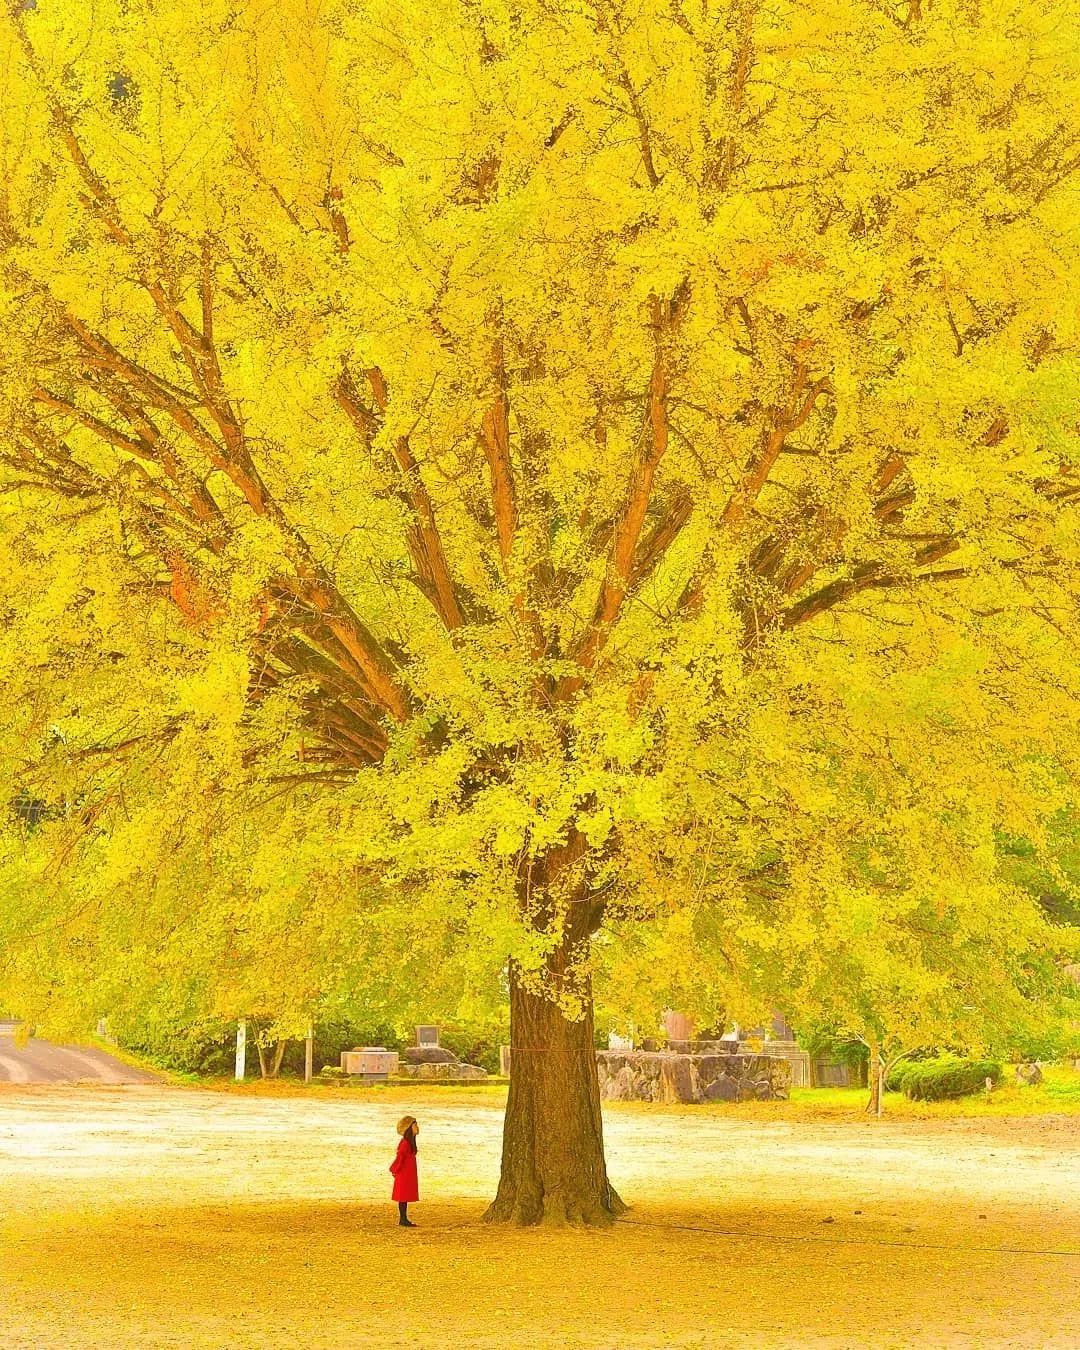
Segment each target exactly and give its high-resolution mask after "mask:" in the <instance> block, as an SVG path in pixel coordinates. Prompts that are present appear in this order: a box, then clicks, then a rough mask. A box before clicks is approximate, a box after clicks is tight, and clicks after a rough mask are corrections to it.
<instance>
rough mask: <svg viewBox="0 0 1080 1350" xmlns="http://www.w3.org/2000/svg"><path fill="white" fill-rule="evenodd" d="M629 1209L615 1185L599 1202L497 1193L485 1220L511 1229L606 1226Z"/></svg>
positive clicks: (560, 1196)
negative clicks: (517, 1196)
mask: <svg viewBox="0 0 1080 1350" xmlns="http://www.w3.org/2000/svg"><path fill="white" fill-rule="evenodd" d="M629 1208H630V1206H629V1205H627V1204H626V1203H625V1202H624V1201H622V1200H621V1199H620V1198H619V1196H618V1195H617V1194H616V1193H615V1191H614V1190H613V1189H612V1188H610V1187H609V1188H608V1195H607V1198H606V1200H602V1201H600V1202H599V1203H596V1202H593V1201H584V1202H582V1201H579V1200H576V1199H573V1198H570V1197H567V1196H564V1195H545V1196H543V1197H539V1198H538V1197H536V1196H534V1195H533V1196H528V1197H521V1198H520V1199H518V1198H516V1197H509V1196H506V1197H503V1196H501V1195H500V1196H498V1197H496V1199H494V1200H493V1201H492V1202H491V1204H490V1205H489V1206H488V1207H487V1209H486V1210H485V1211H484V1222H485V1223H500V1224H506V1225H507V1226H508V1227H512V1228H534V1227H548V1228H607V1227H609V1226H610V1225H611V1224H613V1223H614V1222H615V1221H616V1219H618V1218H620V1217H621V1215H623V1214H625V1213H626V1212H627V1210H628V1209H629Z"/></svg>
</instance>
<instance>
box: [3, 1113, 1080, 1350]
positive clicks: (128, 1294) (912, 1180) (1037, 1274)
mask: <svg viewBox="0 0 1080 1350" xmlns="http://www.w3.org/2000/svg"><path fill="white" fill-rule="evenodd" d="M502 1103H503V1093H502V1091H500V1090H495V1089H480V1090H476V1089H473V1090H468V1091H466V1090H458V1089H441V1090H430V1089H429V1090H427V1091H422V1092H413V1093H412V1095H407V1092H406V1090H405V1089H397V1088H393V1089H389V1090H378V1091H376V1090H365V1089H352V1090H348V1089H341V1090H334V1091H326V1090H324V1089H319V1088H312V1089H308V1090H307V1091H306V1092H291V1093H290V1092H286V1093H284V1094H282V1095H269V1094H266V1093H263V1092H258V1091H255V1092H253V1091H250V1090H244V1091H241V1092H237V1093H226V1092H217V1093H211V1092H205V1091H200V1090H197V1089H192V1088H182V1087H175V1086H152V1087H117V1088H100V1087H98V1088H87V1087H65V1088H38V1089H29V1088H22V1089H19V1088H10V1089H5V1090H2V1091H0V1271H2V1275H3V1279H2V1283H0V1290H2V1297H0V1345H3V1346H4V1347H10V1348H12V1350H14V1348H15V1347H20V1348H21V1347H27V1348H29V1347H33V1350H41V1348H42V1347H52V1346H58V1347H59V1346H64V1347H69V1346H70V1347H76V1348H79V1350H82V1348H84V1347H91V1346H93V1347H97V1346H108V1347H126V1346H139V1347H144V1346H146V1347H149V1346H154V1347H156V1346H177V1347H179V1346H185V1347H186V1346H220V1347H226V1346H228V1347H234V1346H236V1347H266V1346H273V1347H276V1346H282V1347H284V1346H296V1345H302V1346H311V1347H326V1346H365V1345H373V1346H386V1347H392V1346H418V1347H428V1346H431V1347H435V1346H441V1345H444V1344H451V1345H457V1346H485V1347H488V1346H489V1347H496V1346H498V1347H503V1346H514V1347H528V1346H567V1347H569V1346H581V1347H590V1348H598V1347H612V1348H615V1347H618V1350H623V1348H624V1347H625V1348H627V1350H628V1348H629V1347H645V1346H650V1347H702V1350H704V1348H705V1347H709V1350H712V1347H717V1346H727V1345H733V1346H753V1347H769V1346H862V1345H866V1344H871V1343H872V1344H874V1345H875V1346H876V1347H890V1346H946V1345H958V1346H959V1345H967V1346H979V1347H985V1346H1032V1347H1034V1346H1039V1347H1044V1346H1062V1347H1065V1346H1069V1347H1074V1346H1076V1345H1077V1344H1080V1301H1078V1300H1077V1298H1076V1290H1077V1288H1078V1287H1080V1116H1078V1115H1076V1114H1055V1115H1049V1116H1043V1117H1038V1116H1035V1117H1033V1116H997V1117H994V1116H983V1117H979V1118H966V1117H964V1116H959V1115H950V1116H941V1117H939V1118H931V1119H913V1118H910V1117H895V1118H894V1119H891V1120H889V1119H886V1120H885V1121H883V1122H880V1123H875V1122H871V1121H867V1120H865V1119H863V1118H861V1117H860V1116H859V1115H858V1114H857V1113H854V1112H851V1111H842V1110H835V1111H834V1113H833V1114H832V1115H831V1116H829V1115H828V1114H827V1113H823V1114H821V1115H819V1116H818V1117H815V1118H808V1117H807V1113H806V1112H805V1111H804V1112H802V1113H800V1112H799V1110H798V1107H797V1106H796V1105H794V1104H788V1105H786V1106H778V1107H777V1108H776V1109H775V1110H774V1111H773V1113H772V1114H769V1108H768V1107H767V1106H766V1105H756V1106H754V1107H752V1108H750V1109H748V1110H743V1109H742V1108H740V1107H732V1106H725V1107H720V1106H716V1107H667V1108H664V1107H654V1106H647V1105H643V1104H633V1105H618V1106H613V1107H610V1108H608V1109H607V1111H606V1117H605V1131H606V1137H607V1141H608V1154H609V1161H610V1169H611V1173H612V1176H613V1177H614V1179H615V1181H616V1183H617V1185H618V1186H619V1189H620V1190H621V1192H622V1193H623V1195H624V1197H625V1198H626V1199H627V1200H629V1201H630V1202H631V1203H632V1206H633V1207H632V1209H631V1211H630V1213H629V1214H628V1216H627V1218H626V1220H624V1221H622V1222H620V1223H619V1224H618V1225H617V1226H616V1227H614V1228H613V1229H611V1230H610V1231H604V1232H574V1231H558V1230H556V1231H506V1230H501V1229H494V1228H491V1227H489V1226H486V1225H484V1224H483V1223H482V1222H481V1221H480V1218H481V1214H482V1212H483V1208H484V1204H485V1202H486V1200H487V1199H488V1198H489V1197H490V1195H491V1194H492V1193H493V1191H494V1186H495V1181H496V1173H497V1166H498V1154H499V1135H500V1124H501V1109H502ZM406 1109H407V1110H409V1111H412V1112H414V1113H415V1114H416V1115H417V1116H419V1117H420V1119H421V1122H422V1126H423V1129H422V1134H421V1141H420V1143H421V1155H420V1178H421V1195H422V1196H423V1197H424V1199H423V1201H422V1203H421V1204H420V1205H419V1206H417V1207H416V1218H417V1221H418V1223H419V1224H420V1227H418V1228H417V1229H416V1230H415V1231H412V1232H409V1231H402V1230H400V1229H398V1228H397V1227H396V1225H395V1219H396V1215H395V1214H394V1212H393V1210H392V1207H391V1205H390V1203H389V1191H390V1177H389V1175H388V1173H387V1165H388V1163H389V1161H390V1157H391V1155H392V1153H393V1148H394V1144H395V1134H394V1124H395V1122H396V1120H397V1119H398V1117H399V1116H400V1115H401V1114H402V1112H403V1111H405V1110H406Z"/></svg>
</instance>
